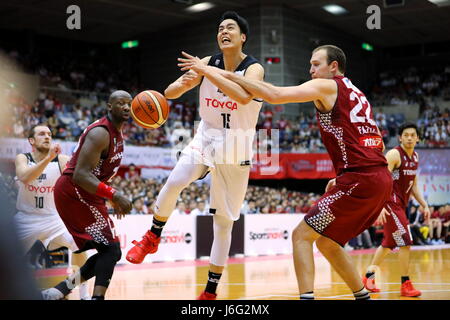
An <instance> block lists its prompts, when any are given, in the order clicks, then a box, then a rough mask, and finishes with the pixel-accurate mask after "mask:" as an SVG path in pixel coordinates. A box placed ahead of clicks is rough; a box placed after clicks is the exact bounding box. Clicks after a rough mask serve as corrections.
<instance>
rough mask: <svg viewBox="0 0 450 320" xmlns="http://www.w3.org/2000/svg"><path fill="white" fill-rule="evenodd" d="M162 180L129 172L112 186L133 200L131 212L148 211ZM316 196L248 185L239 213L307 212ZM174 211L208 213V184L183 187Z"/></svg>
mask: <svg viewBox="0 0 450 320" xmlns="http://www.w3.org/2000/svg"><path fill="white" fill-rule="evenodd" d="M164 182H165V179H162V178H158V179H146V178H142V177H141V176H140V175H139V174H132V175H130V176H128V178H125V177H124V178H122V177H120V176H116V177H115V178H114V179H113V182H112V186H113V187H114V188H116V189H118V190H122V191H123V192H124V194H125V195H126V196H127V197H128V198H129V199H130V201H132V202H133V204H134V206H133V211H132V212H131V214H148V213H149V209H148V208H149V206H150V205H151V204H152V203H153V202H154V201H155V200H156V197H157V196H158V193H159V191H160V190H161V188H162V187H163V185H164ZM318 198H319V195H318V194H313V193H303V192H298V191H290V190H287V189H286V188H282V189H275V188H269V187H261V186H254V185H249V186H248V189H247V194H246V196H245V200H244V204H243V206H242V208H241V213H242V214H255V213H264V214H269V213H306V212H308V210H309V208H310V207H311V206H312V205H313V204H314V203H315V201H317V199H318ZM197 209H198V210H197ZM176 210H177V212H178V213H180V214H192V213H196V214H199V212H200V214H207V213H209V185H208V183H206V182H203V181H202V180H200V181H197V182H196V183H192V184H191V185H190V186H189V187H187V188H186V189H184V190H183V191H182V192H181V194H180V196H179V198H178V201H177V208H176Z"/></svg>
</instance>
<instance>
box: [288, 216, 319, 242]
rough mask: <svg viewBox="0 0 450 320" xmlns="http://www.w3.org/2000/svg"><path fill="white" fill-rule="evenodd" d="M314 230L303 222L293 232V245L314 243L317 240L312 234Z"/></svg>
mask: <svg viewBox="0 0 450 320" xmlns="http://www.w3.org/2000/svg"><path fill="white" fill-rule="evenodd" d="M311 230H312V229H311V228H310V227H309V226H308V225H307V224H306V223H305V222H304V221H302V222H301V223H300V224H299V225H298V226H297V227H296V228H295V229H294V230H293V231H292V243H297V242H299V241H300V242H303V241H307V242H314V240H315V238H314V237H313V234H312V233H311V232H310V231H311Z"/></svg>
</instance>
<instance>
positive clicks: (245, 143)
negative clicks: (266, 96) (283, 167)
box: [197, 53, 262, 163]
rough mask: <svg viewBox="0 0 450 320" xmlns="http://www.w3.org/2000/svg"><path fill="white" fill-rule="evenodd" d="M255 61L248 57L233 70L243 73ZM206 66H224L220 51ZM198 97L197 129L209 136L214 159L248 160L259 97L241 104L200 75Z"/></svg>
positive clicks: (258, 109)
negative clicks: (198, 116)
mask: <svg viewBox="0 0 450 320" xmlns="http://www.w3.org/2000/svg"><path fill="white" fill-rule="evenodd" d="M254 63H258V61H257V60H256V59H255V58H253V57H251V56H247V57H246V58H245V59H244V60H242V62H241V63H240V64H239V66H238V67H237V68H236V70H235V73H236V74H239V75H244V74H245V72H246V70H247V68H248V67H249V66H250V65H252V64H254ZM208 65H211V66H215V67H217V68H220V69H225V67H224V61H223V54H222V53H220V54H217V55H214V56H212V57H211V59H210V61H209V63H208ZM199 96H200V101H199V105H200V108H199V112H200V118H201V122H200V125H199V127H198V131H197V132H198V133H200V132H201V133H202V135H203V137H207V140H209V139H211V143H212V145H214V147H213V148H214V151H215V153H216V157H215V158H216V160H215V162H219V163H224V162H226V163H241V162H242V161H250V160H251V159H252V145H253V140H254V136H255V132H256V124H257V122H258V116H259V111H260V110H261V106H262V100H260V99H253V100H252V101H250V102H249V103H247V104H245V105H244V104H240V103H238V102H236V101H234V100H232V99H231V98H229V97H228V96H227V95H225V94H224V93H222V91H221V90H220V89H219V88H218V87H217V86H215V85H214V84H213V83H212V82H211V81H209V80H208V79H207V78H206V77H203V80H202V83H201V85H200V94H199ZM203 139H204V138H203ZM208 143H209V142H208ZM224 148H227V150H225V149H224ZM229 151H232V152H229Z"/></svg>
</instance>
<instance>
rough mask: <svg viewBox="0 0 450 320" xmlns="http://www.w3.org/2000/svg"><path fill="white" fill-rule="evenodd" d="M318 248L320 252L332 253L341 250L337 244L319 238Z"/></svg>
mask: <svg viewBox="0 0 450 320" xmlns="http://www.w3.org/2000/svg"><path fill="white" fill-rule="evenodd" d="M316 246H317V249H319V251H320V252H331V251H335V250H340V248H341V247H340V246H339V245H338V244H337V243H336V242H334V241H333V240H330V239H328V238H325V237H320V238H318V239H317V241H316Z"/></svg>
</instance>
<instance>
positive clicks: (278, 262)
mask: <svg viewBox="0 0 450 320" xmlns="http://www.w3.org/2000/svg"><path fill="white" fill-rule="evenodd" d="M374 252H375V249H369V250H355V251H349V254H350V255H351V256H352V259H353V261H354V263H355V265H356V266H357V268H358V270H359V271H360V273H361V274H363V272H364V271H365V270H366V267H367V266H368V265H369V263H370V261H371V258H372V256H373V254H374ZM315 267H316V281H315V290H314V292H315V296H316V299H325V300H339V299H342V300H352V299H353V295H352V293H351V292H350V289H348V288H347V286H346V285H345V283H344V282H343V280H342V279H341V278H340V277H339V275H338V274H337V273H336V272H335V271H334V270H333V269H332V268H331V267H330V265H329V263H328V262H327V261H326V259H325V258H324V257H323V256H321V255H320V254H319V253H317V254H315ZM66 273H67V268H54V269H47V270H39V271H37V272H36V277H37V280H38V284H39V285H40V286H41V287H42V288H48V287H50V286H53V285H55V284H57V283H58V282H59V281H61V280H63V279H64V278H65V275H66ZM207 273H208V261H202V260H196V261H180V262H159V263H146V264H142V265H118V266H117V267H116V269H115V272H114V276H113V279H112V280H111V284H110V287H109V290H108V292H107V296H106V298H107V299H109V300H194V299H196V297H197V295H198V294H199V293H200V292H201V291H202V290H203V289H204V286H205V284H206V279H207ZM400 276H401V275H400V273H399V267H398V253H395V252H394V253H391V254H390V255H388V256H387V257H386V259H385V261H384V263H383V264H382V265H381V267H380V272H379V273H378V275H377V278H376V281H377V285H378V286H379V287H380V288H381V290H382V291H381V292H380V293H377V294H371V297H372V299H382V300H400V299H401V300H417V299H422V300H450V245H449V244H447V245H441V246H421V247H412V252H411V262H410V278H411V280H412V281H413V283H414V285H415V287H416V288H417V289H419V290H421V291H422V296H421V297H420V298H405V297H401V296H400ZM89 286H90V289H91V291H92V287H93V279H91V280H90V281H89ZM78 297H79V296H78V290H77V289H75V290H74V291H73V292H72V293H71V294H70V295H69V296H68V299H69V300H73V299H78ZM218 299H221V300H235V299H236V300H293V299H294V300H295V299H298V289H297V284H296V279H295V272H294V266H293V261H292V256H291V255H277V256H260V257H243V258H230V259H229V261H228V265H227V267H226V268H225V271H224V274H223V275H222V279H221V282H220V284H219V287H218Z"/></svg>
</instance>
